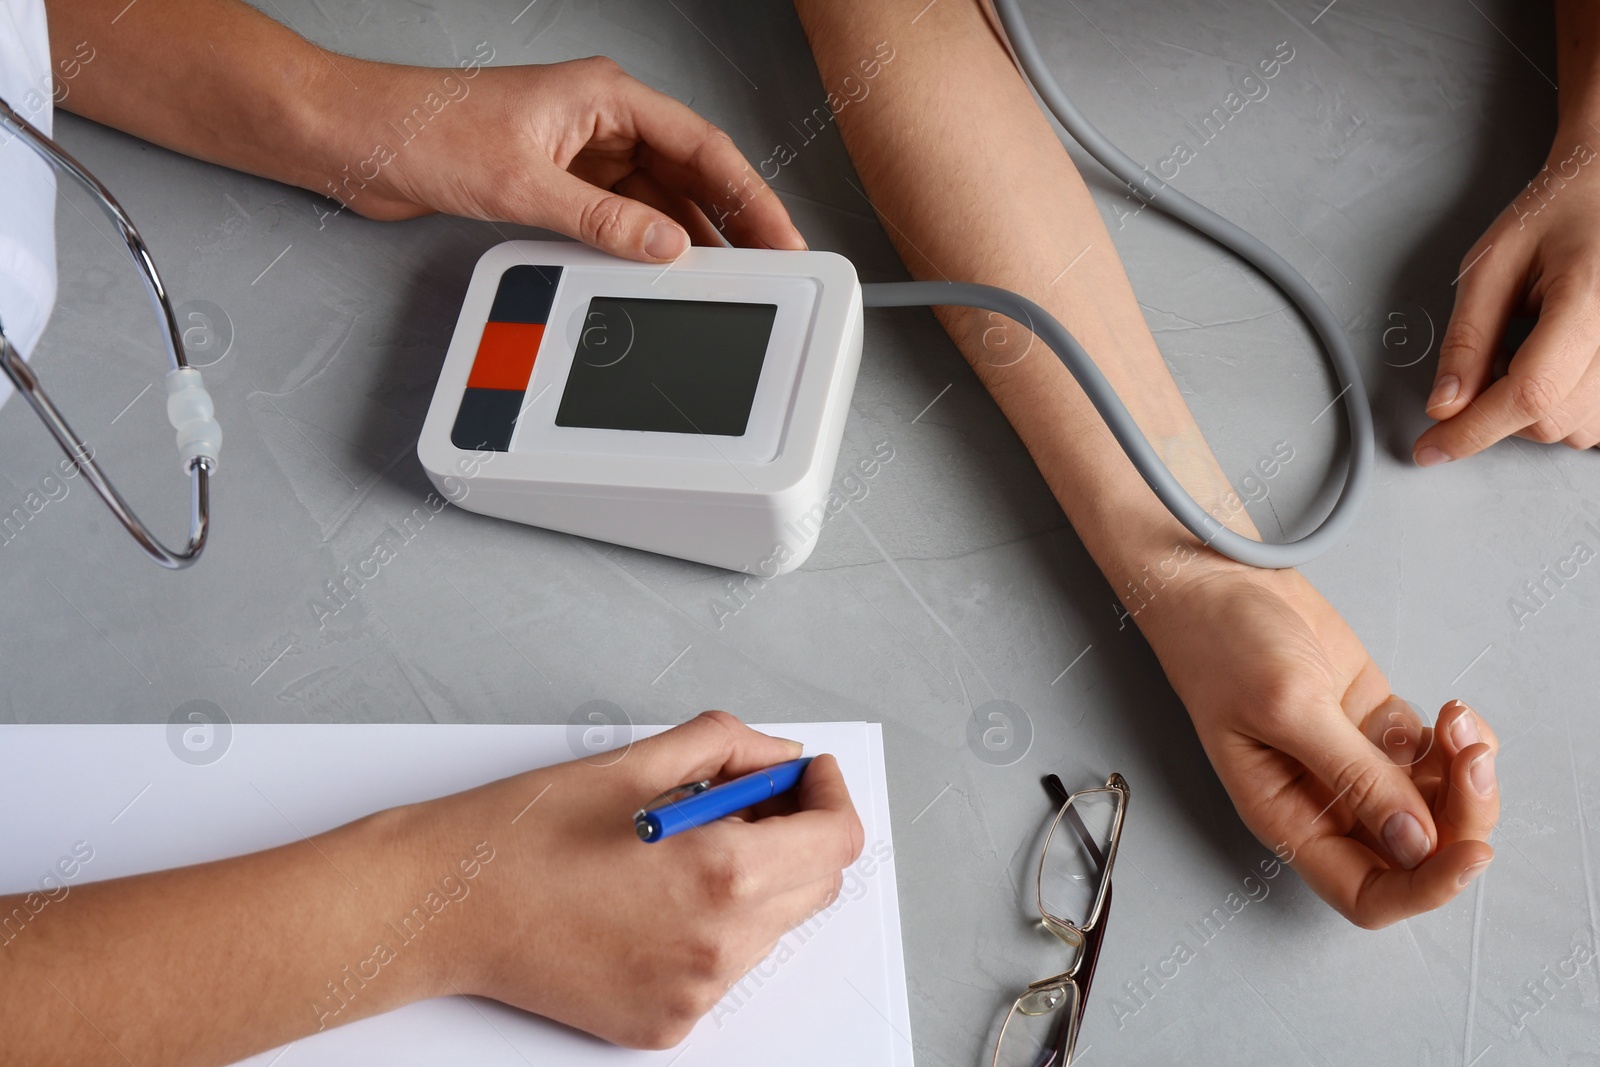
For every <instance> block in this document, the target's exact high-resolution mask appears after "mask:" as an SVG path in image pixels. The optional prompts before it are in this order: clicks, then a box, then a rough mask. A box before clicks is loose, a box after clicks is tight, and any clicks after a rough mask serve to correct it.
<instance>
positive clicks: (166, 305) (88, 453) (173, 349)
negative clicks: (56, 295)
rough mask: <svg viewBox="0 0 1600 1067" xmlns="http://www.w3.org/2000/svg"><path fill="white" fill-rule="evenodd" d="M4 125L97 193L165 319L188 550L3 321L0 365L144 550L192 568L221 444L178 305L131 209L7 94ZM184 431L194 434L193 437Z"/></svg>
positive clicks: (167, 563)
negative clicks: (188, 352) (133, 503)
mask: <svg viewBox="0 0 1600 1067" xmlns="http://www.w3.org/2000/svg"><path fill="white" fill-rule="evenodd" d="M0 126H3V127H4V128H6V129H8V130H10V131H11V132H13V133H14V134H16V135H17V136H18V137H21V138H22V139H23V141H25V142H26V143H27V144H28V147H30V148H32V149H33V151H34V152H35V153H37V154H38V156H39V157H40V158H41V159H43V160H44V161H45V162H46V163H48V164H50V166H51V167H53V168H55V169H56V170H57V171H60V172H61V173H64V174H67V175H69V176H71V177H72V178H74V179H75V180H76V181H77V182H78V183H79V184H81V185H82V186H83V187H84V188H86V189H88V190H89V192H91V193H93V194H94V199H95V200H97V201H98V202H99V204H100V207H101V209H102V210H103V211H104V212H105V213H106V216H107V217H108V218H110V219H111V221H112V222H113V223H114V224H115V225H116V227H117V232H118V233H120V234H121V235H122V240H123V243H124V244H125V245H126V246H127V251H128V255H129V256H131V257H132V258H133V261H134V265H135V266H137V267H138V268H139V275H140V277H141V278H142V279H143V280H144V286H145V293H146V295H147V296H148V297H149V299H150V303H151V306H152V307H153V308H154V309H155V312H156V315H157V317H158V318H160V320H161V323H162V327H163V328H162V331H161V334H162V342H163V344H164V345H165V347H166V350H167V356H168V358H169V359H170V360H171V363H172V373H171V374H169V375H168V376H167V378H168V393H169V403H168V417H169V418H170V419H171V420H172V422H173V425H174V426H175V427H176V428H177V429H178V431H179V447H180V449H182V450H183V452H184V453H185V457H186V458H185V463H184V465H185V467H186V468H187V469H188V472H189V475H190V493H189V540H188V543H187V545H186V546H185V547H184V549H183V551H181V552H175V551H173V550H172V549H170V548H168V547H167V546H166V545H164V544H162V543H161V541H160V540H159V539H158V538H157V537H156V536H155V535H154V534H152V533H151V532H150V531H149V530H148V529H147V528H146V527H145V525H144V523H143V522H141V521H140V519H139V517H138V516H137V515H135V514H134V512H133V509H132V508H130V507H129V506H128V504H127V502H126V501H124V500H123V499H122V496H121V494H119V493H118V492H117V490H116V488H115V487H114V486H113V485H112V484H111V481H110V479H108V478H107V477H106V476H105V474H104V473H103V472H102V471H101V470H100V467H99V465H98V464H96V463H95V461H94V453H93V450H91V449H90V448H89V446H88V445H87V444H85V443H84V442H83V440H82V439H81V438H79V437H78V435H77V434H76V433H74V432H73V430H72V427H70V426H69V425H67V421H66V419H64V418H63V417H62V415H61V412H60V411H59V410H57V408H56V406H55V404H53V403H52V402H51V400H50V397H49V395H48V394H46V393H45V392H44V390H43V388H42V387H41V386H40V385H39V379H38V377H37V376H36V375H35V374H34V373H33V370H32V369H31V368H30V367H29V366H28V365H27V364H26V363H25V362H23V361H22V359H20V358H19V357H18V355H17V353H16V350H15V349H13V348H12V346H11V343H10V341H9V340H8V339H7V338H6V336H5V332H4V324H3V323H0V370H3V371H5V374H6V377H8V378H9V379H11V382H12V384H13V385H15V386H16V388H17V392H19V393H21V394H22V395H23V396H24V397H25V398H26V399H27V401H28V405H29V406H30V407H32V408H33V410H34V413H35V414H37V415H38V416H39V419H40V421H42V422H43V423H44V424H45V426H46V427H47V428H48V429H49V430H50V433H51V435H52V436H53V437H55V439H56V443H57V444H58V445H60V446H61V450H62V451H63V452H65V453H66V455H67V458H68V459H69V460H71V461H72V463H73V464H74V465H75V466H76V467H77V468H78V470H80V471H82V472H83V475H84V477H85V478H86V479H87V480H88V482H89V484H90V485H92V486H94V489H95V492H97V493H99V494H100V499H102V500H104V501H105V503H106V507H108V508H110V509H111V513H112V514H113V515H115V516H116V517H117V521H118V522H120V523H122V526H123V528H124V529H126V530H127V531H128V533H130V534H131V535H133V539H134V540H135V541H136V542H137V543H138V545H139V547H140V548H141V549H142V550H143V551H144V553H145V555H147V556H149V557H150V558H151V559H152V560H154V561H155V562H157V563H159V564H160V565H161V566H163V567H167V568H169V569H172V570H177V569H180V568H183V567H187V566H189V565H190V564H191V563H193V562H194V561H195V560H196V559H198V558H199V557H200V553H201V551H202V550H203V549H204V548H205V545H206V535H207V533H208V532H209V530H210V525H211V521H210V517H211V487H210V472H211V469H212V468H213V467H214V466H215V465H216V448H217V445H219V444H220V442H221V430H220V429H219V428H218V427H217V425H216V420H215V418H214V417H213V407H212V403H211V398H210V396H208V395H207V394H206V392H205V387H204V386H203V385H202V384H201V383H200V372H199V371H197V370H194V369H192V368H190V367H189V361H188V359H187V358H186V357H185V355H184V351H183V338H182V335H181V334H180V332H179V330H178V321H177V318H176V317H175V316H174V314H173V311H172V304H171V302H170V301H169V300H168V299H167V293H166V287H165V286H164V285H163V284H162V282H161V275H160V273H159V272H157V270H156V265H155V261H154V260H152V259H151V258H150V250H149V249H148V248H147V247H146V246H145V243H144V239H143V238H142V237H140V236H139V231H138V230H137V229H135V228H134V225H133V221H132V220H131V219H129V218H128V214H127V212H125V211H123V210H122V205H120V204H118V203H117V201H116V199H115V198H114V197H113V196H112V195H111V193H110V191H109V190H107V189H106V187H105V186H104V185H101V184H100V182H99V180H98V179H96V178H95V177H94V175H92V174H90V173H89V172H88V171H87V170H85V169H84V168H83V167H82V166H81V165H80V164H79V163H78V161H77V160H75V159H73V158H72V156H70V155H68V154H67V152H66V151H65V150H64V149H62V147H61V146H60V145H58V144H56V143H55V142H54V141H53V140H51V139H50V138H48V137H46V136H45V135H44V134H43V133H41V132H40V131H39V130H38V129H36V128H35V127H34V126H33V124H32V123H30V122H29V121H28V120H27V119H25V118H23V117H22V116H21V115H19V114H18V113H17V112H16V111H15V110H13V109H12V107H11V105H10V104H8V103H7V102H6V101H5V100H3V99H0ZM175 376H176V377H175ZM175 408H176V409H177V410H176V411H175V410H174V409H175ZM180 419H181V420H183V421H180ZM186 434H187V435H189V436H188V440H187V441H186V439H185V435H186ZM196 446H198V447H196Z"/></svg>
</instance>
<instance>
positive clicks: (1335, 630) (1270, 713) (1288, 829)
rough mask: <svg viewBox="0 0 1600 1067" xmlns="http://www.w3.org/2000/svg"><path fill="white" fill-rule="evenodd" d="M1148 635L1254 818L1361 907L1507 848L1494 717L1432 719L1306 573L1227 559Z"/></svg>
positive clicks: (1185, 591) (1310, 878) (1372, 912)
mask: <svg viewBox="0 0 1600 1067" xmlns="http://www.w3.org/2000/svg"><path fill="white" fill-rule="evenodd" d="M1141 623H1142V624H1143V625H1144V626H1145V630H1146V636H1147V637H1148V638H1149V640H1150V643H1151V645H1152V647H1154V648H1155V650H1156V653H1157V654H1158V655H1159V656H1160V658H1161V662H1162V665H1163V666H1164V667H1165V668H1166V671H1167V677H1168V678H1169V679H1170V680H1171V682H1172V684H1173V687H1174V688H1175V689H1176V690H1177V692H1178V695H1179V696H1180V697H1181V698H1182V699H1183V701H1184V704H1185V705H1186V706H1187V707H1188V709H1189V713H1190V715H1191V716H1192V717H1193V719H1194V724H1195V729H1196V730H1197V731H1198V733H1199V735H1200V741H1201V744H1203V745H1204V746H1205V749H1206V752H1207V754H1208V755H1209V756H1210V757H1211V762H1212V764H1213V765H1215V767H1216V770H1217V774H1218V775H1219V776H1220V777H1221V778H1222V782H1223V785H1224V786H1226V788H1227V790H1228V793H1229V795H1230V796H1231V797H1232V798H1233V802H1234V804H1235V805H1236V806H1237V807H1238V809H1239V814H1240V815H1241V816H1242V817H1243V818H1244V821H1245V823H1246V825H1248V826H1249V827H1250V829H1251V830H1252V831H1253V832H1254V833H1255V835H1256V836H1257V837H1258V838H1260V839H1261V841H1262V842H1263V843H1264V844H1266V845H1267V846H1269V847H1271V848H1273V849H1275V850H1276V851H1277V852H1278V854H1279V856H1280V857H1282V858H1285V859H1290V860H1291V864H1292V866H1293V867H1294V868H1295V870H1297V871H1298V872H1299V873H1300V875H1301V877H1302V878H1304V879H1305V881H1306V883H1307V884H1308V885H1310V886H1311V888H1312V889H1313V890H1315V891H1316V893H1317V894H1318V895H1319V896H1321V897H1322V898H1323V899H1324V900H1326V901H1327V902H1328V903H1329V904H1332V905H1333V906H1334V907H1335V908H1337V909H1338V910H1339V912H1340V913H1341V914H1343V915H1344V916H1345V917H1346V918H1348V919H1350V921H1351V922H1354V923H1356V924H1357V925H1359V926H1363V927H1367V928H1377V927H1381V926H1386V925H1388V924H1389V923H1392V922H1395V921H1396V920H1398V919H1403V918H1405V917H1407V916H1409V915H1414V914H1416V913H1418V912H1422V911H1427V910H1429V909H1431V908H1436V907H1439V906H1440V905H1442V904H1444V903H1445V902H1447V901H1449V900H1450V899H1451V898H1452V897H1454V896H1455V895H1456V894H1457V893H1459V892H1460V891H1461V888H1462V886H1463V885H1464V884H1467V883H1468V882H1470V881H1471V880H1472V878H1474V877H1476V876H1477V875H1478V874H1481V873H1482V872H1483V869H1484V867H1485V866H1486V865H1487V864H1488V862H1489V861H1490V860H1491V859H1492V858H1493V856H1494V850H1493V849H1492V848H1490V846H1489V845H1488V844H1487V843H1486V839H1487V838H1488V836H1489V833H1490V831H1491V830H1492V829H1493V828H1494V825H1495V822H1496V820H1497V819H1498V818H1499V814H1500V794H1499V789H1498V787H1497V785H1496V784H1495V776H1494V754H1495V751H1496V750H1497V748H1498V747H1499V743H1498V741H1497V740H1496V738H1495V735H1494V732H1493V731H1492V730H1490V729H1489V727H1488V724H1486V723H1485V722H1483V720H1482V719H1480V718H1479V717H1478V716H1477V715H1476V714H1474V713H1473V712H1472V711H1471V710H1469V709H1468V708H1467V707H1466V705H1464V704H1462V703H1460V702H1459V701H1453V702H1451V703H1450V704H1448V705H1446V706H1445V708H1444V710H1443V711H1441V712H1440V714H1439V718H1438V722H1437V724H1436V725H1435V726H1434V727H1432V728H1428V727H1426V726H1424V725H1423V724H1422V723H1421V722H1420V721H1418V720H1417V717H1416V715H1415V714H1414V713H1413V712H1412V711H1411V710H1410V708H1409V706H1408V705H1407V704H1406V703H1405V702H1404V701H1403V700H1401V699H1400V698H1399V697H1396V696H1394V695H1393V694H1392V693H1390V691H1389V685H1388V682H1387V681H1385V679H1384V677H1383V674H1382V672H1381V671H1379V669H1378V666H1377V664H1375V663H1374V662H1373V661H1372V658H1371V657H1370V656H1368V655H1367V653H1366V650H1365V649H1363V648H1362V647H1361V643H1360V641H1359V640H1357V638H1356V636H1355V634H1354V633H1352V632H1351V630H1350V628H1349V626H1348V625H1346V623H1345V621H1344V620H1343V619H1342V618H1341V617H1340V616H1339V613H1338V612H1336V611H1335V610H1334V609H1333V607H1332V605H1330V604H1329V603H1328V602H1327V601H1326V600H1324V599H1323V598H1322V597H1321V595H1320V594H1318V593H1317V591H1316V590H1315V589H1313V588H1312V586H1311V584H1310V583H1309V582H1308V581H1306V580H1305V579H1304V578H1303V577H1301V575H1300V574H1299V572H1297V571H1292V570H1285V571H1250V570H1248V569H1247V568H1242V567H1238V566H1237V565H1233V564H1228V563H1218V564H1217V570H1216V572H1215V573H1214V574H1211V575H1208V576H1204V577H1197V578H1196V579H1195V580H1194V581H1193V582H1191V583H1188V584H1186V585H1185V586H1184V587H1183V588H1182V589H1181V590H1180V591H1179V592H1178V593H1177V595H1176V597H1175V598H1174V600H1173V601H1172V602H1171V603H1169V606H1168V610H1167V611H1166V612H1165V613H1164V614H1160V615H1158V616H1157V617H1155V618H1153V619H1150V620H1149V621H1148V622H1147V623H1146V622H1145V620H1144V616H1143V615H1141Z"/></svg>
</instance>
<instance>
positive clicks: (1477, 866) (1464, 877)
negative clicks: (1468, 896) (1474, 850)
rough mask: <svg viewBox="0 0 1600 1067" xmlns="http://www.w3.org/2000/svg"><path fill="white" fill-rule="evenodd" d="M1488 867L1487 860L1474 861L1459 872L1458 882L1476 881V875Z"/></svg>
mask: <svg viewBox="0 0 1600 1067" xmlns="http://www.w3.org/2000/svg"><path fill="white" fill-rule="evenodd" d="M1488 869H1489V861H1488V860H1480V861H1479V862H1477V863H1474V864H1473V865H1472V866H1471V867H1468V868H1467V869H1466V870H1464V871H1462V872H1461V879H1460V884H1462V885H1471V884H1472V883H1473V882H1475V881H1477V879H1478V875H1480V874H1482V873H1483V872H1484V871H1486V870H1488Z"/></svg>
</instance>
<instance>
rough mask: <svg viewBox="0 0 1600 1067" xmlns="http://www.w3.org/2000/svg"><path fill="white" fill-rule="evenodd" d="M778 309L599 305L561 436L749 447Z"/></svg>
mask: <svg viewBox="0 0 1600 1067" xmlns="http://www.w3.org/2000/svg"><path fill="white" fill-rule="evenodd" d="M777 314H778V305H776V304H745V303H734V302H722V301H714V300H640V299H634V298H631V297H626V298H625V297H609V296H597V297H593V298H591V299H590V301H589V308H588V311H587V312H585V314H584V321H583V330H582V333H581V334H580V336H579V338H578V350H577V353H576V354H575V355H574V357H573V360H572V371H571V373H569V374H568V375H567V387H566V390H565V391H564V392H563V393H562V394H561V407H560V408H559V409H558V410H557V412H556V425H557V426H587V427H593V428H595V429H602V430H651V431H655V432H658V433H697V434H710V435H713V436H718V437H742V436H744V432H745V427H746V425H747V424H748V423H749V421H750V407H751V405H752V403H753V402H754V401H755V395H756V383H757V382H759V381H760V379H761V365H762V363H763V362H764V361H765V360H766V356H767V341H768V339H769V338H770V337H771V336H772V323H773V319H774V318H775V317H776V316H777Z"/></svg>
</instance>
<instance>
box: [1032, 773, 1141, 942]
mask: <svg viewBox="0 0 1600 1067" xmlns="http://www.w3.org/2000/svg"><path fill="white" fill-rule="evenodd" d="M1121 805H1122V794H1121V793H1120V792H1118V791H1117V790H1114V789H1092V790H1086V791H1084V792H1081V793H1076V794H1074V795H1073V798H1072V802H1071V803H1070V804H1069V805H1067V807H1066V808H1065V809H1064V810H1063V812H1062V814H1061V817H1060V818H1059V819H1058V820H1057V821H1056V825H1055V828H1054V829H1053V830H1052V831H1051V833H1050V838H1049V840H1048V841H1047V842H1046V844H1045V849H1044V855H1043V857H1042V858H1041V859H1040V861H1039V910H1040V911H1041V912H1042V913H1043V914H1044V915H1047V916H1049V917H1050V918H1052V919H1055V920H1057V921H1059V922H1064V923H1070V924H1072V925H1073V926H1075V927H1077V928H1079V929H1082V928H1083V927H1085V926H1087V925H1088V924H1089V922H1090V920H1091V919H1092V918H1093V917H1094V915H1093V911H1094V904H1095V899H1096V897H1097V896H1098V895H1099V893H1100V883H1101V881H1102V879H1103V877H1104V875H1105V870H1106V861H1107V858H1108V857H1109V856H1110V854H1111V835H1112V833H1113V831H1114V829H1115V827H1116V821H1117V812H1118V810H1119V809H1120V807H1121Z"/></svg>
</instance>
